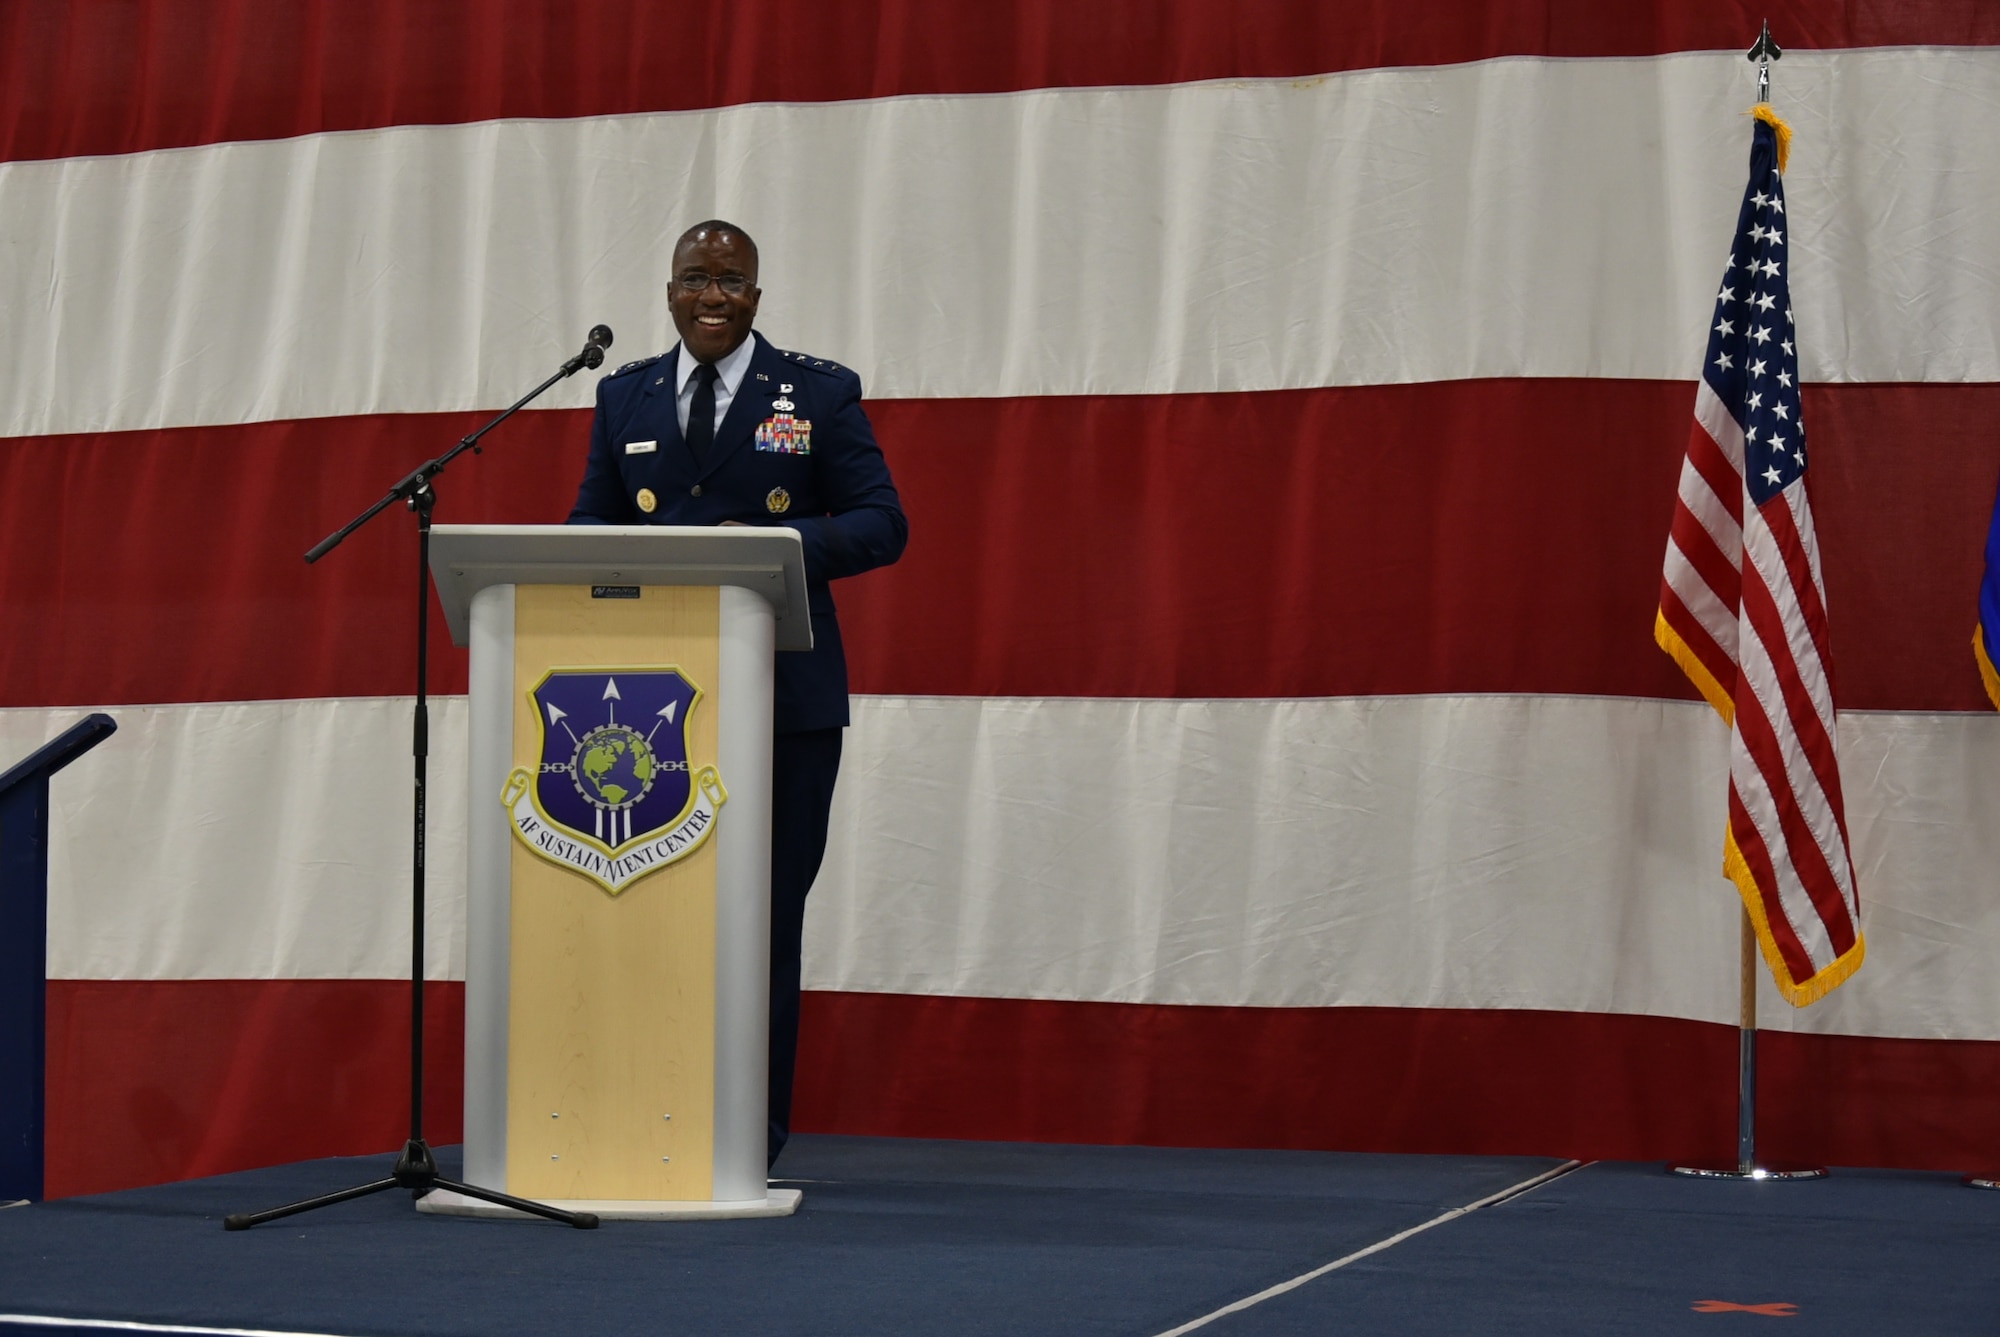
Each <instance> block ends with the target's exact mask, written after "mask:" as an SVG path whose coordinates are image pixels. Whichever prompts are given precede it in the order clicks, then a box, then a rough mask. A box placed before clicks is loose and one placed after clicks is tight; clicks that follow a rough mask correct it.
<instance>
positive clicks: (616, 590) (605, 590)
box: [590, 585, 639, 599]
mask: <svg viewBox="0 0 2000 1337" xmlns="http://www.w3.org/2000/svg"><path fill="white" fill-rule="evenodd" d="M590 597H591V598H593V599H636V598H638V597H639V587H638V586H637V585H592V586H591V587H590Z"/></svg>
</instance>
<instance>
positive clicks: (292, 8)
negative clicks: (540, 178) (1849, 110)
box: [0, 0, 2000, 159]
mask: <svg viewBox="0 0 2000 1337" xmlns="http://www.w3.org/2000/svg"><path fill="white" fill-rule="evenodd" d="M1558 9H1559V12H1552V9H1551V6H1550V5H1549V3H1548V2H1547V0H1511V2H1509V3H1500V4H1491V3H1485V0H1443V2H1441V3H1433V4H1429V5H1426V6H1424V7H1423V8H1422V10H1421V13H1420V16H1419V14H1418V11H1413V10H1412V9H1411V7H1410V6H1408V5H1406V4H1399V3H1395V2H1394V0H1367V2H1366V3H1350V4H1344V5H1338V6H1329V5H1326V4H1322V3H1318V0H1271V2H1269V3H1266V4H1264V5H1261V6H1259V7H1258V11H1257V17H1256V20H1255V21H1254V22H1246V21H1245V19H1244V12H1243V9H1242V7H1241V6H1240V5H1237V4H1233V3H1229V2H1228V0H1181V3H1177V4H1175V5H1172V6H1162V5H1158V4H1152V3H1147V2H1146V0H1067V2H1066V3H1062V4H1038V5H1029V6H1026V7H1019V6H1008V5H910V4H904V3H899V2H898V0H876V2H875V3H869V2H868V0H848V3H844V4H840V5H826V4H819V3H815V2H814V0H732V2H731V3H729V4H720V3H714V2H712V0H711V3H706V4H701V3H696V4H682V5H659V4H650V3H647V2H646V0H593V2H592V3H591V4H589V5H586V6H582V7H579V6H576V5H574V4H572V3H567V2H566V0H462V2H461V3H453V4H443V3H435V2H434V0H347V2H346V3H342V4H338V5H331V4H323V3H322V4H270V3H260V2H259V0H141V3H137V4H132V5H123V6H119V7H117V8H115V9H111V8H107V7H106V6H105V5H103V4H82V3H75V2H74V0H13V3H10V4H8V5H5V6H0V158H16V159H18V158H57V157H69V156H75V155H82V154H101V153H129V152H133V151H135V150H140V149H152V148H165V147H173V146H179V145H189V144H204V143H213V142H216V141H221V140H240V139H277V138H286V137H289V136H292V135H303V134H311V133H315V132H318V131H327V130H357V129H370V128H375V127H380V126H388V125H414V124H423V125H431V124H455V123H463V122H469V121H484V120H495V119H502V118H542V117H570V116H605V115H624V114H629V113H633V112H647V111H681V110H688V109H694V108H702V107H717V106H728V105H734V104H738V103H747V102H824V101H834V100H844V99H850V98H870V97H888V96H902V95H934V94H941V93H1005V92H1013V91H1016V90H1020V89H1029V88H1045V87H1094V86H1107V85H1109V86H1117V85H1144V84H1165V83H1185V82H1191V81H1195V80H1204V79H1232V78H1290V77H1295V76H1301V75H1313V74H1325V73H1329V72H1334V71H1340V70H1355V69H1372V68H1379V67H1396V66H1419V65H1440V64H1455V63H1459V62H1463V61H1476V60H1487V59H1491V58H1494V57H1498V56H1557V57H1573V56H1649V55H1658V54H1665V53H1669V52H1676V51H1691V50H1706V49H1709V48H1712V47H1713V46H1714V45H1715V35H1716V33H1718V32H1735V31H1737V30H1738V29H1740V28H1742V27H1743V26H1744V11H1743V9H1742V7H1741V5H1740V4H1739V3H1738V2H1737V0H1674V2H1673V3H1666V2H1665V0H1653V2H1652V3H1642V4H1631V5H1624V4H1620V5H1595V6H1592V5H1565V6H1560V7H1558ZM1760 12H1763V11H1760ZM1769 14H1770V20H1771V26H1772V29H1773V30H1774V31H1777V32H1782V33H1783V34H1785V42H1786V45H1787V46H1790V47H1795V48H1810V47H1855V46H1911V45H1947V44H1954V43H1962V44H1968V45H1981V44H1992V43H1996V42H2000V13H1996V11H1995V10H1994V9H1993V8H1992V7H1991V6H1989V5H1982V4H1981V3H1979V0H1928V3H1925V4H1923V5H1921V6H1893V5H1892V6H1879V5H1878V6H1856V5H1851V4H1843V3H1839V2H1838V0H1772V4H1771V7H1770V9H1769ZM114 15H115V17H113V16H114ZM690 53H695V54H694V55H690Z"/></svg>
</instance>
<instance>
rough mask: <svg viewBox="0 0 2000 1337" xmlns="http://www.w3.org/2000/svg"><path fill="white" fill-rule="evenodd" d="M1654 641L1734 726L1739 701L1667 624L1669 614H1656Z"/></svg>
mask: <svg viewBox="0 0 2000 1337" xmlns="http://www.w3.org/2000/svg"><path fill="white" fill-rule="evenodd" d="M1653 641H1654V643H1655V644H1657V645H1658V646H1659V647H1660V648H1661V649H1662V650H1665V651H1666V652H1667V654H1668V656H1669V657H1671V658H1672V659H1673V661H1674V662H1675V663H1676V664H1679V665H1680V666H1681V672H1683V673H1685V674H1687V675H1688V681H1689V682H1691V683H1693V684H1694V685H1695V690H1696V691H1698V692H1700V693H1701V694H1702V695H1703V696H1704V697H1706V698H1707V699H1708V704H1710V705H1711V706H1714V707H1715V713H1716V714H1718V715H1720V716H1722V722H1723V723H1724V724H1729V725H1734V724H1735V723H1736V700H1735V698H1733V697H1732V696H1730V695H1729V692H1728V691H1727V690H1726V689H1725V688H1724V687H1723V685H1722V684H1721V683H1719V682H1717V681H1716V680H1715V675H1714V674H1713V673H1710V672H1709V671H1708V665H1706V664H1704V663H1702V662H1701V659H1700V657H1699V656H1697V655H1696V654H1695V652H1694V651H1693V650H1691V649H1689V648H1688V643H1687V642H1686V641H1684V640H1682V639H1681V636H1680V633H1679V632H1677V631H1675V630H1674V629H1673V628H1672V627H1670V626H1668V625H1667V615H1666V614H1665V613H1663V612H1655V613H1654V614H1653Z"/></svg>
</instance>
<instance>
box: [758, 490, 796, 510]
mask: <svg viewBox="0 0 2000 1337" xmlns="http://www.w3.org/2000/svg"><path fill="white" fill-rule="evenodd" d="M764 509H765V510H767V511H769V512H770V513H771V514H773V515H783V514H784V513H785V512H786V511H789V510H790V509H792V494H791V493H789V492H787V491H785V489H783V488H781V487H774V488H772V489H771V490H770V491H769V492H768V493H766V494H765V496H764Z"/></svg>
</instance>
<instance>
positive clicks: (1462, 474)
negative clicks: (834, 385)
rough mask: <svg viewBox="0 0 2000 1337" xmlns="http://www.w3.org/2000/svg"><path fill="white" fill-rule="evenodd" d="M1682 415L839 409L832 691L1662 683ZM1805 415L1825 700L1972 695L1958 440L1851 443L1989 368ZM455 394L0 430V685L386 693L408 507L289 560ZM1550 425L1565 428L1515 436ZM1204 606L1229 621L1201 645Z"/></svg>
mask: <svg viewBox="0 0 2000 1337" xmlns="http://www.w3.org/2000/svg"><path fill="white" fill-rule="evenodd" d="M1686 408H1687V388H1686V387H1685V386H1684V385H1680V384H1676V383H1674V382H1667V381H1661V382H1648V381H1596V380H1570V381H1563V380H1520V381H1505V380H1501V381H1456V382H1444V383H1437V384H1426V385H1410V386H1364V387H1349V388H1336V389H1319V390H1297V391H1278V392H1270V393H1260V394H1204V395H1127V396H1102V397H1081V398H1055V397H1051V398H1044V399H999V400H965V399H955V400H951V399H947V400H884V401H875V402H873V403H871V404H870V406H869V411H870V413H871V414H872V415H873V417H874V420H875V423H876V428H877V431H878V433H879V435H880V436H881V438H882V441H883V443H884V448H885V449H886V451H887V452H888V455H889V460H890V463H891V466H892V467H893V468H894V470H895V473H896V479H897V483H898V484H899V486H900V487H901V489H902V492H903V499H904V503H905V506H906V508H907V509H908V510H909V513H910V523H911V540H910V550H909V552H908V554H907V555H906V556H905V557H904V559H903V561H902V562H901V563H900V564H899V565H897V566H894V567H891V568H888V569H887V570H883V571H877V572H871V573H870V574H868V575H866V576H863V577H861V578H860V579H858V580H853V581H844V582H842V583H841V584H840V585H839V586H837V587H836V594H837V597H838V598H839V600H840V602H841V609H842V624H843V630H844V631H845V632H846V636H845V640H846V643H847V651H848V655H849V657H850V664H851V667H852V679H851V681H852V683H853V686H854V690H855V691H857V692H877V693H918V694H941V695H994V696H1021V695H1047V696H1087V695H1106V696H1175V695H1189V696H1222V697H1260V696H1269V697H1287V696H1340V695H1357V694H1370V693H1376V694H1379V693H1404V692H1456V691H1523V692H1581V693H1589V694H1595V695H1622V696H1651V697H1673V698H1680V699H1692V698H1693V696H1694V692H1693V689H1692V688H1691V687H1690V686H1689V685H1688V684H1687V682H1686V680H1685V679H1684V677H1683V676H1682V675H1681V673H1680V672H1679V670H1678V669H1677V668H1675V666H1674V664H1673V663H1672V661H1671V660H1669V659H1667V657H1666V656H1664V655H1662V654H1660V653H1659V651H1658V650H1657V649H1655V648H1654V647H1653V646H1652V645H1651V643H1650V639H1649V638H1648V637H1647V636H1646V635H1645V634H1644V633H1643V632H1641V633H1639V634H1636V635H1634V634H1632V632H1631V629H1632V628H1634V627H1641V628H1643V627H1648V626H1650V625H1651V624H1652V622H1653V619H1654V602H1653V601H1654V600H1655V599H1656V598H1657V597H1658V594H1659V591H1660V554H1661V546H1660V544H1659V530H1658V529H1657V527H1656V526H1657V525H1658V523H1659V510H1658V508H1659V501H1660V497H1661V496H1662V495H1663V494H1667V493H1670V492H1671V491H1672V490H1673V488H1674V481H1675V479H1676V478H1677V477H1678V475H1679V470H1680V468H1681V462H1682V459H1683V458H1684V455H1683V451H1684V447H1685V437H1684V435H1683V433H1682V430H1681V428H1680V424H1681V423H1684V422H1685V421H1686ZM1806 412H1807V413H1809V414H1811V415H1813V416H1814V419H1815V423H1814V442H1815V449H1816V451H1817V458H1816V459H1815V461H1814V464H1813V486H1814V501H1815V505H1816V506H1817V508H1818V509H1817V517H1816V518H1817V520H1818V522H1819V524H1820V526H1821V530H1822V532H1823V533H1824V534H1826V535H1828V536H1830V538H1831V539H1833V540H1837V541H1830V542H1829V546H1828V547H1827V550H1826V553H1825V560H1826V564H1827V577H1826V578H1827V581H1828V583H1829V584H1831V585H1833V586H1834V587H1836V588H1837V589H1838V590H1839V591H1840V600H1841V616H1842V619H1843V622H1842V625H1843V629H1844V632H1845V639H1844V644H1845V646H1846V654H1847V656H1848V658H1847V662H1846V663H1844V664H1843V665H1842V676H1841V683H1842V688H1843V691H1844V692H1845V693H1846V695H1845V696H1844V697H1843V698H1842V702H1841V704H1842V705H1843V706H1847V707H1851V708H1864V709H1905V710H1988V709H1991V706H1990V704H1989V703H1988V702H1987V700H1986V696H1985V692H1984V690H1983V689H1982V687H1981V684H1980V681H1979V676H1978V674H1976V673H1972V672H1968V671H1967V669H1966V666H1965V645H1964V639H1965V638H1964V636H1963V635H1962V634H1961V632H1960V631H1957V630H1954V628H1962V624H1963V622H1964V619H1965V599H1966V597H1968V596H1966V594H1965V591H1966V590H1976V589H1977V588H1978V586H1979V578H1980V563H1981V555H1982V553H1983V550H1984V549H1983V545H1984V542H1985V536H1986V529H1987V525H1988V522H1989V520H1990V519H1991V505H1990V503H1991V498H1992V490H1993V479H1992V465H1991V462H1990V461H1988V460H1986V459H1984V458H1983V457H1981V456H1980V454H1979V452H1977V451H1918V452H1885V451H1881V450H1878V449H1874V448H1873V446H1874V443H1877V442H1880V441H1882V440H1885V439H1892V438H1895V437H1897V436H1898V434H1908V435H1912V436H1918V437H1923V438H1929V439H1941V440H1949V439H1958V438H1962V437H1966V436H1968V435H1970V434H1972V433H1976V432H1977V431H1980V430H1984V429H1983V426H1982V424H1984V423H1987V422H1990V421H1993V420H1995V419H2000V386H1964V385H1933V386H1903V385H1898V386H1842V387H1827V388H1821V389H1812V390H1808V392H1807V396H1806ZM484 416H485V415H483V414H479V413H446V414H410V415H374V416H362V417H352V418H331V419H320V420H313V421H305V422H281V423H252V424H245V425H241V426H228V427H213V428H182V429H175V430H170V431H159V432H128V433H114V434H86V435H75V436H61V437H45V438H16V439H11V440H0V706H36V705H58V704H78V705H100V704H103V705H108V704H117V703H121V702H150V701H203V700H248V699H268V698H282V697H315V696H365V695H378V694H396V693H402V692H406V691H408V690H409V677H410V673H411V655H410V649H409V645H408V639H409V638H408V627H407V620H408V615H409V611H408V609H407V607H406V604H407V600H408V598H409V583H410V570H409V568H410V565H411V563H412V562H413V560H414V546H415V539H414V535H413V534H412V532H411V524H410V520H409V517H408V516H407V515H405V514H403V513H402V512H392V513H390V514H388V515H385V516H382V517H379V518H378V519H376V520H375V521H374V522H373V523H371V524H370V525H368V526H367V527H366V528H364V529H363V530H362V531H360V532H359V533H358V534H356V535H355V537H354V538H352V539H350V540H349V541H348V542H347V544H345V545H344V546H343V547H341V548H339V549H338V550H336V551H335V552H334V553H333V554H332V555H331V556H329V557H328V558H326V559H325V560H324V561H322V562H321V563H319V564H318V565H317V566H311V567H309V566H307V565H305V563H304V562H303V561H301V560H300V558H301V554H303V553H304V551H305V550H306V548H308V547H309V546H311V545H312V544H313V543H314V542H316V541H317V540H318V539H320V538H321V537H322V536H323V535H325V534H327V533H328V532H330V531H332V530H333V529H334V528H336V527H337V526H339V525H340V524H341V523H342V522H343V521H345V520H347V519H348V518H349V517H350V516H351V515H353V514H354V513H356V512H358V511H360V510H361V509H362V508H363V507H364V506H366V505H368V504H369V503H370V502H372V501H374V500H375V499H376V498H377V497H379V496H380V495H381V494H382V491H383V489H384V488H385V487H387V486H388V484H389V483H390V482H392V481H393V480H395V479H396V478H399V477H401V476H402V475H403V474H404V473H406V472H407V471H408V470H409V469H410V468H411V467H413V466H414V465H416V464H417V463H419V462H421V461H422V460H424V459H426V458H428V457H429V456H431V455H435V454H436V453H437V452H438V451H439V450H440V449H441V448H443V447H444V446H446V445H448V444H449V443H450V442H452V441H454V440H456V439H457V438H458V437H459V436H461V435H463V434H464V433H465V432H466V431H468V430H470V429H471V428H472V427H474V426H476V425H477V424H478V423H479V422H480V421H482V420H483V418H484ZM1558 420H1560V421H1563V422H1565V423H1567V424H1570V425H1571V427H1572V428H1573V430H1566V431H1564V432H1562V433H1559V434H1556V435H1554V436H1551V435H1550V434H1549V433H1548V432H1547V431H1546V430H1545V427H1544V426H1543V425H1544V424H1546V423H1548V422H1552V421H1558ZM588 424H589V415H588V413H587V412H581V411H549V412H534V411H531V412H528V413H524V414H521V415H519V416H518V417H517V418H516V419H515V420H513V421H511V422H509V423H508V424H507V425H506V426H505V427H503V428H502V429H501V430H500V431H499V432H497V433H495V434H494V435H493V436H492V437H490V438H488V443H487V445H488V448H487V450H486V453H485V454H484V455H482V456H480V457H478V458H476V459H470V460H466V461H461V463H460V464H459V465H458V466H456V467H454V468H453V469H452V471H451V473H450V474H449V475H447V476H446V477H445V479H444V480H443V487H442V489H441V493H442V497H441V500H440V502H439V508H438V519H439V520H440V522H449V523H470V522H492V523H499V522H507V523H537V522H552V521H555V520H559V519H561V517H562V516H563V514H564V513H565V512H566V511H567V509H568V506H569V503H570V499H571V497H572V496H573V495H574V493H573V489H574V487H575V485H576V480H577V478H578V477H580V476H581V473H582V467H583V452H584V447H585V439H586V437H587V435H588ZM1219 441H1226V442H1230V443H1232V445H1231V446H1230V454H1229V459H1228V467H1227V468H1221V467H1218V463H1217V445H1216V443H1217V442H1219ZM1136 442H1144V443H1145V448H1144V449H1139V448H1137V447H1136V446H1135V444H1134V443H1136ZM1613 446H1615V449H1614V448H1611V447H1613ZM1557 513H1560V514H1562V515H1563V516H1565V519H1564V521H1563V523H1560V524H1554V523H1549V522H1548V519H1547V517H1548V516H1550V515H1552V514H1557ZM190 534H200V535H214V536H216V539H215V541H214V542H213V543H209V542H203V543H192V542H190V541H189V539H188V536H189V535H190ZM1913 534H1915V535H1920V536H1921V541H1920V542H1912V541H1911V539H1910V536H1911V535H1913ZM1552 571H1554V572H1560V573H1561V579H1559V580H1551V579H1550V576H1549V573H1550V572H1552ZM1413 607H1414V608H1423V609H1426V610H1428V615H1427V616H1425V617H1422V618H1412V617H1411V616H1410V615H1409V610H1410V609H1411V608H1413ZM1219 628H1222V629H1231V635H1232V636H1234V635H1237V632H1238V630H1239V629H1240V632H1241V637H1242V643H1241V645H1240V646H1238V648H1237V649H1236V650H1235V651H1233V652H1232V653H1229V654H1219V653H1217V652H1216V634H1217V630H1218V629H1219ZM1619 628H1624V629H1625V630H1624V631H1623V632H1618V631H1617V629H1619ZM1679 629H1680V630H1681V631H1683V633H1684V634H1687V633H1688V632H1689V631H1690V628H1688V627H1686V626H1682V627H1680V628H1679ZM1612 633H1617V634H1612ZM1688 640H1689V643H1690V645H1693V644H1695V639H1694V637H1693V636H1692V635H1688ZM439 641H440V644H439V647H438V648H439V654H438V656H437V660H436V665H437V668H436V673H435V676H434V678H433V685H434V686H435V687H436V688H437V689H438V690H440V691H462V690H464V682H465V676H464V675H465V669H464V656H463V654H462V652H458V651H452V650H448V648H447V647H444V646H443V645H442V637H440V638H439ZM1705 662H1706V661H1705ZM1718 677H1719V680H1720V681H1723V682H1725V683H1727V682H1730V681H1732V680H1733V678H1732V677H1731V676H1725V675H1718Z"/></svg>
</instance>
